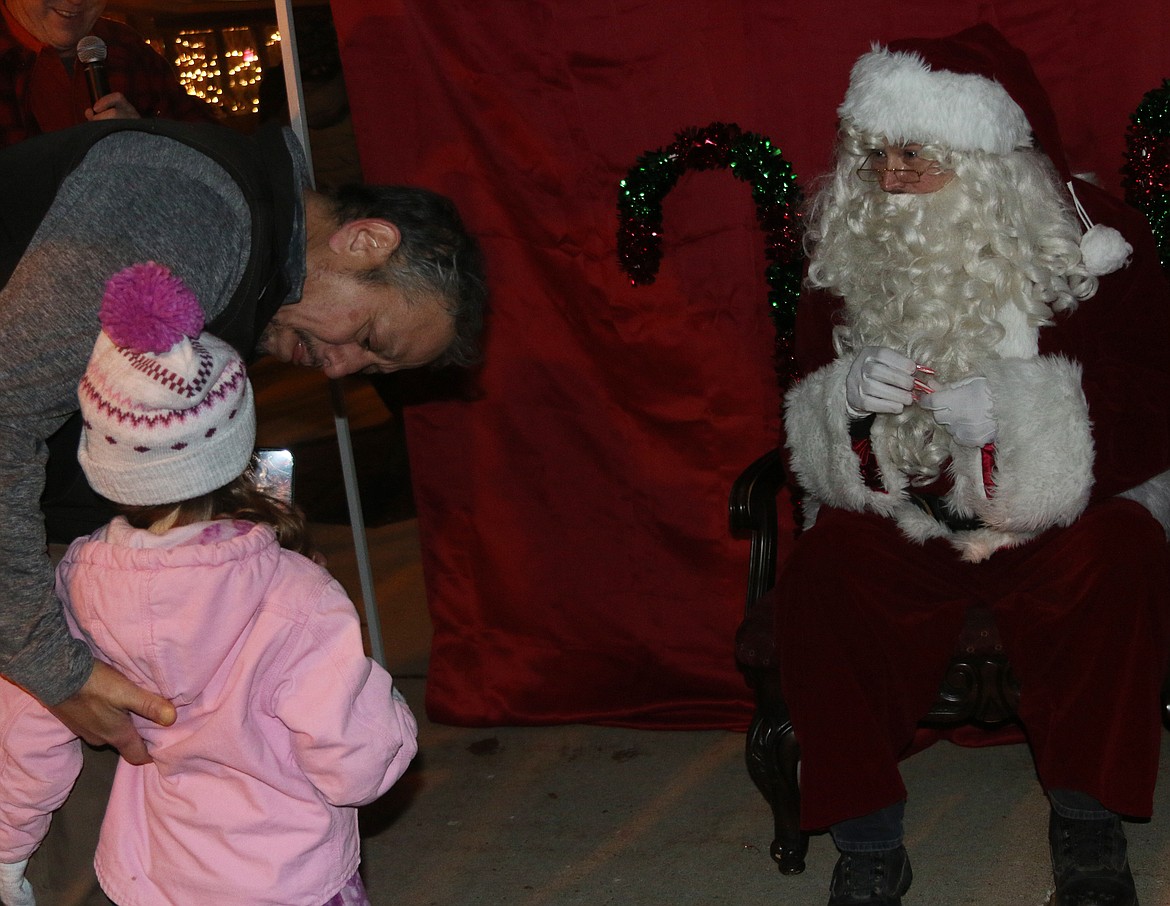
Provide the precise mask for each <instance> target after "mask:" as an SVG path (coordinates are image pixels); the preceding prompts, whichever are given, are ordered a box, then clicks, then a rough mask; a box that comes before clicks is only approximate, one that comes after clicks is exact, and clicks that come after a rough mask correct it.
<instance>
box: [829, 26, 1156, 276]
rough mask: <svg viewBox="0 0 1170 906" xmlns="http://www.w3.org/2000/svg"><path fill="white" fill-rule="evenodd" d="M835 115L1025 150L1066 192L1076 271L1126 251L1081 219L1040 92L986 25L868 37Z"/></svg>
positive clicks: (912, 137) (979, 145)
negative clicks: (1036, 154)
mask: <svg viewBox="0 0 1170 906" xmlns="http://www.w3.org/2000/svg"><path fill="white" fill-rule="evenodd" d="M837 112H838V113H839V114H840V115H841V117H843V118H846V119H849V120H851V121H852V122H853V123H855V124H856V125H857V126H858V127H859V128H860V129H862V130H864V131H866V132H872V133H875V134H878V135H884V136H886V137H887V138H889V139H891V140H895V141H898V140H900V141H916V142H936V143H938V144H942V145H945V146H946V147H948V148H951V149H954V150H956V151H985V152H988V153H991V154H1007V153H1008V152H1011V151H1014V150H1018V149H1022V148H1032V147H1035V148H1037V149H1038V150H1040V151H1042V152H1043V153H1044V154H1046V155H1047V156H1048V158H1049V159H1050V160H1051V161H1052V163H1053V165H1054V166H1055V167H1056V171H1057V173H1058V174H1059V175H1060V179H1061V182H1063V183H1064V184H1065V185H1066V186H1067V187H1068V189H1069V192H1070V193H1072V197H1073V202H1074V204H1075V206H1076V209H1077V213H1078V215H1079V216H1080V218H1081V221H1082V222H1083V223H1084V225H1085V228H1086V230H1087V232H1086V233H1085V235H1084V236H1083V237H1082V239H1081V252H1082V256H1083V258H1084V260H1085V266H1086V268H1087V269H1088V270H1089V271H1090V272H1092V273H1094V274H1098V275H1100V274H1107V273H1111V272H1112V271H1115V270H1117V269H1118V268H1120V267H1122V266H1124V265H1125V264H1126V263H1127V261H1128V258H1129V255H1130V253H1131V252H1132V251H1133V249H1132V248H1131V247H1130V245H1129V243H1127V242H1126V241H1125V239H1124V238H1123V237H1122V236H1121V234H1120V233H1118V232H1117V230H1114V229H1112V228H1110V227H1105V226H1094V225H1093V223H1092V221H1090V220H1089V217H1088V215H1087V214H1086V213H1085V211H1084V209H1083V208H1082V207H1081V204H1080V201H1079V200H1078V199H1077V197H1076V190H1075V188H1074V178H1073V174H1072V172H1071V170H1070V168H1069V164H1068V159H1067V158H1066V157H1065V153H1064V145H1063V143H1062V142H1061V140H1060V132H1059V130H1058V129H1057V125H1056V115H1055V113H1054V112H1053V109H1052V103H1051V102H1050V101H1049V99H1048V95H1047V93H1046V92H1045V91H1044V88H1043V86H1042V85H1041V84H1040V81H1039V79H1037V78H1036V74H1035V72H1033V70H1032V65H1031V64H1030V63H1029V62H1028V58H1027V56H1025V54H1024V53H1023V51H1021V50H1019V49H1018V48H1016V47H1013V46H1012V45H1011V44H1009V43H1008V42H1007V39H1005V38H1004V36H1003V35H1001V34H1000V33H999V32H998V31H997V30H996V29H995V28H994V27H993V26H991V25H987V24H981V25H975V26H973V27H971V28H968V29H965V30H964V31H961V32H959V33H958V34H955V35H951V36H949V37H945V38H906V39H903V40H901V41H894V42H892V43H890V44H889V46H887V47H881V46H880V45H877V44H875V45H874V46H873V48H872V49H871V50H870V52H869V53H867V54H864V55H863V56H862V57H861V58H860V59H859V60H858V61H857V63H856V64H854V67H853V72H852V74H851V76H850V80H849V88H848V90H847V91H846V92H845V100H844V101H843V102H842V104H841V106H840V108H839V109H838V111H837Z"/></svg>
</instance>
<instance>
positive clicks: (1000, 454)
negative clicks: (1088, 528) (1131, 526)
mask: <svg viewBox="0 0 1170 906" xmlns="http://www.w3.org/2000/svg"><path fill="white" fill-rule="evenodd" d="M982 370H983V374H984V376H985V377H986V378H987V381H988V384H990V386H991V396H992V400H993V401H994V402H993V404H992V411H993V414H994V415H995V420H996V422H997V424H998V426H999V434H998V436H997V438H996V442H995V473H994V479H995V492H994V494H993V495H992V496H991V497H990V498H986V499H978V498H975V497H973V496H969V497H968V498H967V499H968V501H969V502H970V505H971V506H972V508H973V509H974V511H975V512H976V513H977V514H978V515H979V516H980V517H981V518H982V519H983V521H984V523H986V524H987V526H988V527H989V528H992V529H997V530H1000V531H1007V532H1029V533H1030V532H1038V531H1043V530H1044V529H1046V528H1050V527H1051V526H1054V525H1070V524H1072V522H1074V521H1075V520H1076V518H1077V517H1078V516H1080V514H1081V513H1082V512H1083V511H1084V509H1085V506H1086V505H1087V504H1088V502H1089V492H1090V490H1091V489H1092V487H1093V459H1094V448H1093V435H1092V431H1091V426H1090V422H1089V406H1088V402H1087V401H1086V400H1085V395H1084V392H1083V391H1082V390H1081V366H1080V365H1079V364H1077V363H1075V362H1070V361H1069V360H1068V359H1064V358H1060V357H1055V356H1042V357H1040V358H1036V359H1000V360H997V361H991V362H987V363H985V364H984V366H983V369H982ZM972 467H974V464H972ZM956 487H957V485H956Z"/></svg>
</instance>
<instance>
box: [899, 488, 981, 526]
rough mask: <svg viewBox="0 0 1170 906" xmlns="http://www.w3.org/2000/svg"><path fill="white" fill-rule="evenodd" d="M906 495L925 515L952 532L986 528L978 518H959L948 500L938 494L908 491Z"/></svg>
mask: <svg viewBox="0 0 1170 906" xmlns="http://www.w3.org/2000/svg"><path fill="white" fill-rule="evenodd" d="M906 494H907V496H908V497H909V498H910V500H911V502H912V503H914V504H915V505H916V506H918V507H919V508H920V509H921V510H922V511H923V512H924V513H926V514H927V515H929V516H932V517H933V518H934V519H936V520H937V521H938V522H939V523H940V524H942V525H945V526H946V527H947V528H949V529H950V530H951V531H952V532H973V531H975V529H981V528H984V525H983V520H982V519H980V518H979V517H978V516H959V515H958V514H956V513H955V512H953V511H952V510H951V508H950V505H949V504H948V503H947V501H946V499H945V498H943V497H940V496H939V495H938V494H924V493H922V492H920V491H907V492H906Z"/></svg>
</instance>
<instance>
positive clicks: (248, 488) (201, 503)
mask: <svg viewBox="0 0 1170 906" xmlns="http://www.w3.org/2000/svg"><path fill="white" fill-rule="evenodd" d="M119 509H120V511H121V513H122V515H123V516H124V517H125V518H126V521H127V522H129V523H130V524H131V525H132V526H134V528H139V529H149V528H150V527H151V526H153V525H156V524H157V523H160V522H163V521H164V520H166V521H167V527H168V528H169V527H177V526H181V525H191V524H192V523H195V522H206V521H207V520H209V519H243V520H245V521H247V522H258V523H263V524H264V525H269V526H271V527H272V528H273V530H274V531H275V532H276V537H277V540H278V541H279V542H280V546H281V547H284V548H287V549H288V550H291V551H296V552H297V553H298V554H304V555H305V556H307V557H310V556H312V546H311V544H310V543H309V531H308V526H307V524H306V521H305V514H304V513H302V512H301V510H300V509H299V508H297V507H296V506H293V505H292V504H288V503H285V502H284V501H282V500H277V499H276V498H275V497H272V496H270V495H269V494H267V493H265V492H264V491H263V490H261V489H260V488H259V487H258V486H257V485H256V480H255V475H254V473H253V472H252V470H251V469H248V470H247V471H246V472H244V473H243V474H242V475H240V476H239V477H238V478H236V479H235V480H234V481H230V482H228V483H227V484H225V485H224V486H223V487H221V488H217V489H216V490H214V491H212V492H210V493H208V494H204V495H203V496H201V497H194V498H192V499H191V500H184V501H181V502H179V503H163V504H158V505H156V506H121V507H119Z"/></svg>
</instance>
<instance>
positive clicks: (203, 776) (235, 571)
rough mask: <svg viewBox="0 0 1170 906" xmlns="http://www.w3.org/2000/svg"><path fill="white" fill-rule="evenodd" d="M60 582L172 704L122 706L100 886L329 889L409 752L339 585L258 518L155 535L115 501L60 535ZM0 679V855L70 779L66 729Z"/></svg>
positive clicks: (347, 866) (131, 903)
mask: <svg viewBox="0 0 1170 906" xmlns="http://www.w3.org/2000/svg"><path fill="white" fill-rule="evenodd" d="M57 584H58V594H59V595H60V596H61V599H62V600H63V601H64V602H65V604H66V612H67V614H69V615H71V616H72V618H73V620H74V622H75V630H74V631H75V632H77V633H78V634H79V635H81V636H82V637H84V638H86V640H87V641H88V642H89V643H90V646H91V647H92V648H93V649H94V652H95V654H97V656H98V657H100V658H101V659H102V660H105V661H107V662H108V663H110V664H112V665H114V666H115V667H117V668H118V669H119V670H120V671H122V672H123V673H124V674H125V675H126V676H127V677H128V678H129V679H130V680H132V681H134V682H136V683H138V684H139V685H141V686H144V687H146V688H148V689H150V690H152V691H154V692H157V693H158V694H159V695H162V696H164V697H166V698H168V699H170V700H171V701H172V702H173V703H174V704H175V706H176V708H177V710H178V719H177V720H176V721H175V724H174V726H172V727H167V728H164V727H159V726H156V725H155V724H152V723H149V722H147V721H142V720H138V721H137V726H138V730H139V732H140V733H141V734H142V737H143V739H144V740H145V741H146V744H147V746H148V748H149V750H150V753H151V756H152V757H153V759H154V762H153V763H152V764H149V765H144V766H134V765H131V764H128V763H127V762H125V761H123V762H120V763H119V765H118V772H117V776H116V778H115V780H114V787H113V791H112V793H111V795H110V803H109V807H108V809H107V811H106V818H105V821H104V822H103V824H102V834H101V842H100V843H99V845H98V851H97V857H96V859H95V860H94V864H95V867H96V869H97V873H98V878H99V880H100V881H101V885H102V888H103V889H104V890H105V892H106V894H107V895H108V896H109V897H110V898H111V899H113V900H114V901H115V902H117V903H119V904H120V906H166V904H172V906H191V904H196V903H216V904H221V906H223V904H240V906H244V904H247V906H263V904H271V906H321V904H323V903H325V902H327V901H328V900H329V899H330V898H331V897H332V896H333V895H334V894H335V893H337V891H338V890H339V889H340V888H341V887H342V885H343V884H344V883H345V881H346V880H347V879H348V878H349V877H350V876H351V875H353V873H354V872H355V871H356V870H357V866H358V828H357V809H356V807H357V806H359V805H363V804H365V803H367V802H370V801H372V800H374V799H376V798H377V797H378V796H380V795H382V793H384V792H385V791H386V790H388V789H389V788H390V786H391V785H392V784H393V783H394V782H395V781H396V780H397V779H398V778H399V777H400V776H401V775H402V772H403V771H404V770H405V769H406V767H407V765H408V764H409V763H410V760H411V758H413V757H414V754H415V752H416V751H417V742H416V735H417V726H416V724H415V720H414V716H413V715H412V714H411V712H410V709H409V708H408V707H407V705H406V704H405V703H404V702H403V701H402V700H401V698H400V697H399V696H398V695H397V694H396V693H393V690H392V681H391V678H390V676H389V675H388V674H387V673H386V672H385V671H384V670H382V669H381V668H380V667H379V666H378V665H377V664H375V663H374V662H373V661H371V660H370V659H369V658H367V657H366V656H365V654H364V651H363V648H362V639H361V629H360V624H359V621H358V616H357V613H356V612H355V610H354V606H353V604H352V602H351V601H350V600H349V598H348V597H347V596H346V594H345V592H344V591H343V590H342V588H341V586H340V585H338V584H337V582H336V581H334V580H333V579H332V578H331V577H330V576H329V574H328V573H327V572H326V571H325V570H324V569H322V568H320V567H319V566H317V565H316V564H314V563H313V562H311V561H310V560H308V559H306V558H304V557H302V556H300V555H298V554H295V553H292V552H290V551H286V550H283V549H281V548H280V546H279V545H278V544H277V542H276V540H275V538H274V536H273V533H272V531H271V530H270V529H269V528H268V527H266V526H256V525H252V524H250V523H239V522H235V523H233V522H226V521H218V522H210V523H201V524H199V525H197V526H187V527H185V528H182V529H175V530H172V531H171V532H168V533H167V534H166V535H164V536H161V538H160V537H159V536H154V535H150V534H149V533H147V532H142V531H138V530H135V529H132V528H130V527H129V525H128V524H127V523H126V522H125V521H124V520H121V519H116V520H114V521H113V522H112V523H111V524H110V525H109V526H107V527H106V528H105V529H102V530H100V531H99V532H97V533H95V534H94V535H93V536H91V537H90V538H89V539H80V540H79V541H76V542H74V544H73V545H72V547H70V549H69V552H68V554H67V555H66V557H65V560H64V561H63V562H62V563H61V566H60V567H59V568H58V572H57ZM0 686H2V687H5V688H4V689H3V690H0V744H2V745H3V752H2V756H0V799H3V800H4V804H2V805H0V861H13V860H14V859H17V858H22V857H23V856H22V853H24V854H27V852H28V851H30V850H31V849H32V848H35V846H36V845H37V843H39V840H40V838H41V837H42V836H43V833H44V830H45V827H46V826H47V819H39V820H38V819H37V818H35V816H36V815H42V814H43V815H47V814H48V812H50V811H51V810H52V809H53V808H54V807H55V806H56V805H58V804H59V802H60V800H61V798H62V791H67V790H68V789H69V787H70V786H71V784H72V782H73V779H74V777H75V775H76V771H77V761H78V756H77V747H78V745H79V744H78V743H77V742H76V741H71V737H70V736H69V734H68V731H65V730H64V729H63V728H62V727H61V725H60V724H59V723H57V721H56V720H55V719H54V718H52V716H51V715H49V714H48V712H46V711H44V709H42V708H40V707H39V706H38V707H35V708H29V707H28V701H29V699H28V697H27V696H25V695H24V693H22V692H20V690H18V689H16V688H15V687H11V686H8V684H7V683H0ZM52 725H55V729H54V728H53V726H52ZM6 824H18V825H20V826H18V827H16V828H13V827H11V826H8V827H5V826H3V825H6Z"/></svg>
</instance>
